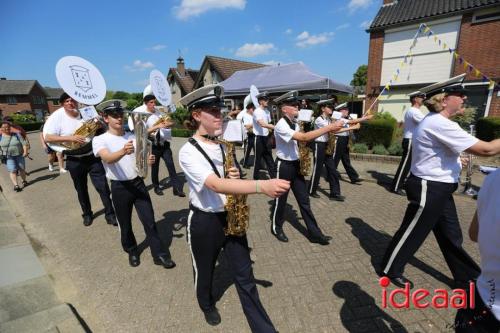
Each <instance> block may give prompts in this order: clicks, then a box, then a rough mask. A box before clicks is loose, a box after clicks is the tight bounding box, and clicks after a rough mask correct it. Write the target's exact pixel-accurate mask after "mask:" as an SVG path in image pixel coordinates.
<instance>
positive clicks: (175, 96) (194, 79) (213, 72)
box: [167, 56, 266, 107]
mask: <svg viewBox="0 0 500 333" xmlns="http://www.w3.org/2000/svg"><path fill="white" fill-rule="evenodd" d="M264 66H266V65H264V64H259V63H255V62H248V61H241V60H235V59H228V58H221V57H215V56H205V58H204V59H203V62H202V63H201V67H200V70H199V71H196V70H193V69H185V65H184V59H183V58H182V57H179V58H177V67H176V68H170V69H169V71H168V74H167V81H168V83H169V85H170V90H171V91H172V102H173V103H175V104H176V105H177V104H178V101H179V99H181V97H183V96H184V95H186V94H188V93H190V92H191V91H193V90H196V89H198V88H200V87H203V86H205V85H207V84H214V83H219V82H222V81H224V80H226V79H227V78H228V77H230V76H231V75H233V74H234V73H235V72H237V71H240V70H244V69H252V68H259V67H264ZM233 103H234V101H230V100H227V104H228V106H229V104H231V107H232V106H233Z"/></svg>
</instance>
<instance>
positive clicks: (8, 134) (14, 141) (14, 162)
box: [0, 121, 28, 192]
mask: <svg viewBox="0 0 500 333" xmlns="http://www.w3.org/2000/svg"><path fill="white" fill-rule="evenodd" d="M0 151H1V154H2V162H5V163H6V164H7V171H8V172H9V175H10V179H11V180H12V183H13V184H14V190H15V191H16V192H20V191H22V188H21V187H19V185H18V184H17V173H18V172H19V175H20V176H21V178H22V180H23V183H22V184H23V187H26V186H27V185H28V182H27V181H26V171H25V160H24V157H25V156H27V155H28V143H27V142H26V140H24V139H23V137H22V136H21V135H19V134H17V133H13V132H12V131H11V125H10V123H9V122H6V121H3V122H2V132H1V133H0Z"/></svg>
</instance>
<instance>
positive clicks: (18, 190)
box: [14, 185, 23, 192]
mask: <svg viewBox="0 0 500 333" xmlns="http://www.w3.org/2000/svg"><path fill="white" fill-rule="evenodd" d="M22 190H23V189H22V188H20V187H19V185H16V186H14V191H16V192H21V191H22Z"/></svg>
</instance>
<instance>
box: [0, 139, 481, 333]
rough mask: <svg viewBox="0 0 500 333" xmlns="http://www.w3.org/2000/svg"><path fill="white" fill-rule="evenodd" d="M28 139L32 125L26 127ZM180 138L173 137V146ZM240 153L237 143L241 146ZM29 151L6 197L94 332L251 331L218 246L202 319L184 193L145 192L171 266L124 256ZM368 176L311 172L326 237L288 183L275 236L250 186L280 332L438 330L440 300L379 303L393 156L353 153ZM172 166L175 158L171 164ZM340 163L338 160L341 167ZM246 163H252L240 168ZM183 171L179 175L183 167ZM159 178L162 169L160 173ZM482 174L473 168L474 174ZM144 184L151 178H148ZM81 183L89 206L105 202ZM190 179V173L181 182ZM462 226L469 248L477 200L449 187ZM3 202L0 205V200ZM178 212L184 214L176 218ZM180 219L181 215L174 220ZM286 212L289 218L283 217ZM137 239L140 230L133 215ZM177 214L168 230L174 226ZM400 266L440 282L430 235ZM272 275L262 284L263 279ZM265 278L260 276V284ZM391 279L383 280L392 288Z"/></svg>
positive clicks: (255, 245) (422, 283) (432, 283)
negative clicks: (208, 315) (333, 178)
mask: <svg viewBox="0 0 500 333" xmlns="http://www.w3.org/2000/svg"><path fill="white" fill-rule="evenodd" d="M31 136H32V138H31V141H32V143H33V146H34V147H36V144H37V142H38V141H37V140H38V138H37V134H36V133H35V134H31ZM184 142H185V139H174V141H173V151H174V154H175V153H176V152H177V151H178V149H179V147H180V146H181V145H182V144H183V143H184ZM237 154H238V156H239V157H241V154H242V153H241V151H239V150H238V152H237ZM32 156H33V157H34V160H33V161H28V170H31V175H30V176H29V180H31V181H32V184H31V185H30V186H29V187H28V188H27V189H26V190H24V191H23V192H20V193H14V192H9V190H8V189H9V188H10V186H5V184H8V178H7V174H6V172H5V170H3V169H2V170H0V184H1V185H3V186H4V188H6V190H5V194H6V196H7V198H8V199H9V202H10V204H11V206H12V207H13V208H14V209H15V210H16V211H17V212H18V214H19V215H20V218H21V219H22V221H23V225H24V228H25V230H26V232H27V234H28V235H29V237H30V239H31V241H32V243H33V244H36V245H37V246H36V247H35V248H36V249H37V254H38V255H39V257H40V258H41V261H42V264H43V265H44V267H45V269H46V270H47V271H48V272H49V274H50V275H51V277H52V278H53V281H54V286H55V289H56V291H57V293H58V296H59V298H60V299H61V300H63V301H65V302H67V303H71V304H72V305H73V306H74V307H75V308H76V310H77V311H78V312H79V314H80V315H81V317H82V318H83V319H84V320H85V321H86V323H87V324H88V325H89V327H90V328H91V329H92V330H93V331H95V332H108V331H117V332H138V331H140V332H249V331H250V330H249V327H248V325H247V323H246V319H245V317H244V315H243V312H242V310H241V305H240V303H239V300H238V296H237V293H236V290H235V288H234V286H233V285H231V281H230V277H229V276H228V274H227V271H225V270H224V267H227V266H225V264H224V259H223V257H221V258H220V260H219V264H220V265H219V267H218V268H217V270H216V274H215V277H216V279H215V289H216V291H217V293H218V295H219V297H220V300H219V302H218V303H217V306H218V308H219V310H220V313H221V316H222V323H221V325H220V326H218V327H216V328H213V327H211V326H209V325H207V324H206V323H205V321H204V318H203V314H202V313H201V311H200V310H199V307H198V304H197V301H196V297H195V293H194V287H193V270H192V265H191V255H190V252H189V248H188V246H187V243H186V229H185V228H184V227H182V226H183V225H185V217H186V216H187V213H188V210H187V200H186V199H183V198H179V197H174V196H172V192H171V191H169V190H166V191H165V195H164V196H162V197H159V196H156V195H155V194H154V193H152V192H151V197H152V201H153V205H154V208H155V217H156V220H157V223H158V228H159V230H160V231H161V237H162V239H163V240H164V241H165V242H166V243H167V244H170V251H171V254H172V258H173V259H174V260H175V261H176V263H177V267H176V268H175V269H173V270H165V269H162V268H160V267H159V266H155V265H153V263H152V259H151V255H150V253H149V249H147V248H146V249H145V250H144V252H143V253H142V255H141V265H140V266H139V267H137V268H131V267H129V266H128V260H127V256H126V254H125V253H124V252H123V251H122V249H121V246H120V242H119V232H118V229H117V228H114V227H111V226H108V225H106V223H105V220H104V217H103V216H102V213H101V215H98V216H97V217H96V219H95V220H94V223H93V225H92V226H90V227H84V226H83V225H82V222H81V217H80V208H79V205H78V203H77V201H76V193H75V191H74V190H73V187H72V184H71V180H70V177H69V175H67V174H66V175H59V174H57V173H49V172H48V171H47V170H46V168H45V160H46V157H45V156H44V155H43V154H42V152H40V151H37V150H36V149H34V150H33V153H32ZM353 165H354V167H355V168H356V169H357V170H358V172H359V173H360V174H361V176H362V177H363V178H365V179H367V181H365V182H364V183H363V184H362V185H361V186H357V185H352V184H350V183H348V182H344V181H342V182H341V188H342V193H343V194H344V195H345V196H346V197H347V200H346V201H345V202H343V203H340V202H330V201H329V200H328V197H327V196H328V193H327V192H328V191H327V189H328V186H327V184H326V182H325V180H324V179H323V178H322V179H321V181H320V191H319V193H320V196H321V197H320V198H319V199H311V205H312V207H313V209H314V213H315V216H316V219H317V220H318V223H319V225H320V227H321V228H322V229H323V231H324V232H325V233H326V234H328V235H331V236H332V237H333V240H332V242H331V244H330V245H328V246H320V245H317V244H311V243H309V241H308V240H307V238H306V237H305V236H304V235H303V234H302V233H301V231H302V232H304V231H305V227H304V221H303V220H302V218H300V216H297V214H299V211H298V206H297V202H296V200H295V199H294V198H293V195H290V196H289V200H288V204H289V207H288V208H287V213H286V221H287V222H286V223H285V225H284V230H285V233H286V234H287V235H288V237H289V239H290V242H289V243H281V242H278V241H277V240H276V239H275V238H274V237H273V236H272V235H271V234H270V230H269V229H270V220H269V216H270V204H271V203H272V200H271V199H269V198H267V197H265V196H263V195H258V196H250V197H249V199H248V203H249V205H250V209H251V219H250V230H249V233H248V239H249V244H250V246H251V247H252V252H251V257H252V260H254V262H255V263H254V274H255V277H256V279H257V280H258V281H259V283H258V289H259V293H260V296H261V300H262V302H263V304H264V306H265V307H266V310H267V311H268V313H269V316H270V317H271V319H272V320H273V322H274V324H275V326H276V328H277V329H278V330H279V331H281V332H347V331H350V332H386V331H387V332H447V331H451V330H450V329H449V328H448V329H447V328H446V324H448V323H450V322H452V321H453V318H454V315H455V313H454V311H453V310H450V309H448V310H446V309H438V310H436V309H424V310H415V309H402V310H401V309H400V310H398V309H392V308H387V309H381V289H380V286H379V284H378V276H377V275H376V273H375V270H376V269H378V265H379V264H380V261H381V260H382V256H383V254H384V251H385V248H386V247H387V245H388V242H389V241H390V239H391V237H392V235H393V234H394V232H395V231H396V230H397V228H398V227H399V225H400V223H401V219H402V217H403V214H404V211H405V208H406V204H407V202H406V198H404V197H400V196H397V195H393V194H391V193H389V192H388V191H387V190H386V189H385V188H384V186H383V185H384V184H383V183H381V184H378V183H377V181H378V182H380V180H381V179H382V180H387V179H388V180H390V179H391V178H392V175H393V173H394V172H395V169H396V168H397V165H394V164H382V163H376V162H370V161H358V160H354V161H353ZM177 171H178V172H179V173H180V169H179V168H177ZM342 171H343V170H342V168H341V172H342ZM247 174H249V175H251V172H247ZM181 176H182V175H181ZM162 177H163V178H164V180H165V181H166V182H167V183H168V178H167V172H166V169H165V168H164V167H162V168H160V178H162ZM474 177H475V178H474V184H475V185H480V184H481V182H482V179H483V178H482V176H481V175H479V174H478V175H475V176H474ZM146 184H147V185H150V180H149V179H147V180H146ZM89 187H90V196H91V200H92V204H93V210H94V212H96V213H97V212H99V211H100V210H101V209H102V204H101V203H100V201H99V199H98V195H97V193H96V192H95V190H94V189H93V187H92V186H89ZM184 189H185V191H186V192H187V191H188V188H187V185H185V187H184ZM455 202H456V206H457V211H458V214H459V217H460V222H461V226H462V229H463V231H464V247H465V249H466V250H467V251H468V252H469V253H470V254H471V256H472V257H473V258H475V259H476V260H477V259H478V250H477V246H476V244H474V243H472V242H471V241H470V240H468V237H467V233H466V230H467V228H468V224H469V222H470V219H471V217H472V215H473V213H474V208H475V201H474V200H472V199H471V198H469V197H464V196H461V195H456V196H455ZM0 214H1V212H0ZM181 218H184V220H181ZM179 221H180V223H179ZM290 222H292V223H290ZM133 225H134V232H135V233H136V237H137V239H138V242H141V241H143V240H144V231H143V229H142V226H141V225H140V222H139V221H138V219H137V215H136V214H135V213H134V215H133ZM173 225H175V226H181V228H180V229H179V230H178V231H172V226H173ZM406 274H407V275H408V276H409V277H410V278H411V279H412V280H413V281H414V282H415V284H416V285H417V286H418V287H425V288H429V289H435V288H449V287H448V286H447V284H446V283H448V282H449V278H450V276H451V274H450V272H449V270H448V268H447V266H446V263H445V262H444V259H443V257H442V254H441V252H440V250H439V248H438V246H437V243H436V241H435V239H434V238H433V237H429V238H428V239H427V240H426V241H425V242H424V244H423V246H422V248H421V249H420V250H419V251H418V252H417V253H416V255H415V258H413V259H412V260H411V262H410V263H409V264H408V265H407V267H406ZM269 283H270V285H268V284H269ZM262 284H265V285H266V286H267V287H264V286H263V285H262ZM391 288H392V287H389V289H391Z"/></svg>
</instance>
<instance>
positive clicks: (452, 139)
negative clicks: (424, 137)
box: [424, 121, 479, 154]
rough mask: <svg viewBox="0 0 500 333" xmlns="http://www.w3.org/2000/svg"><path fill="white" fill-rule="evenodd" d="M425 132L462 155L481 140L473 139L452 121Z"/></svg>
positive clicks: (427, 129)
mask: <svg viewBox="0 0 500 333" xmlns="http://www.w3.org/2000/svg"><path fill="white" fill-rule="evenodd" d="M424 131H426V132H427V133H429V135H430V136H431V137H432V138H434V139H436V140H438V141H439V142H441V143H443V144H444V145H446V146H447V147H448V148H450V149H451V150H452V151H453V152H455V153H456V154H460V153H461V152H463V151H464V150H466V149H468V148H470V147H471V146H473V145H474V144H476V143H477V142H478V141H479V139H477V138H475V137H473V136H472V135H470V134H469V133H467V132H466V131H464V130H463V129H461V128H460V126H458V124H457V123H455V122H452V121H447V122H446V123H442V125H441V126H439V127H437V128H436V129H434V128H426V129H424Z"/></svg>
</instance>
